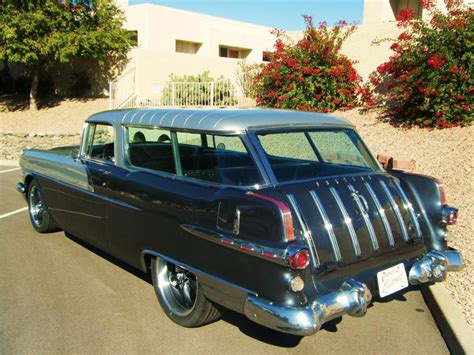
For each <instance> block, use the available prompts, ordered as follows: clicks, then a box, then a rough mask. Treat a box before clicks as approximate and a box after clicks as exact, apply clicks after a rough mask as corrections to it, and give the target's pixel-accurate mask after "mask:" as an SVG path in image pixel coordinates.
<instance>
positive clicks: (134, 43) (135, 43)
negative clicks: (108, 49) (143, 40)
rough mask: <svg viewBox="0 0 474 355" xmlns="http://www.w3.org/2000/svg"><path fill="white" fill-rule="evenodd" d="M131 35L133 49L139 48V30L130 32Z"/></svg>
mask: <svg viewBox="0 0 474 355" xmlns="http://www.w3.org/2000/svg"><path fill="white" fill-rule="evenodd" d="M128 33H129V35H130V39H131V40H132V47H137V46H138V31H137V30H132V31H128Z"/></svg>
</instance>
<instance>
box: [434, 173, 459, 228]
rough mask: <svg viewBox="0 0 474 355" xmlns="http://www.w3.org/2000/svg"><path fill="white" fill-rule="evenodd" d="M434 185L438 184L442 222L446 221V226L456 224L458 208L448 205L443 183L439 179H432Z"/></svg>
mask: <svg viewBox="0 0 474 355" xmlns="http://www.w3.org/2000/svg"><path fill="white" fill-rule="evenodd" d="M434 180H435V182H436V185H438V190H439V196H440V199H441V205H442V208H443V209H442V212H441V213H442V215H443V222H444V223H446V224H447V225H448V226H449V225H453V224H456V223H457V221H458V209H457V208H454V207H451V206H448V204H447V200H446V190H445V189H444V185H443V183H442V182H441V181H439V180H437V179H434Z"/></svg>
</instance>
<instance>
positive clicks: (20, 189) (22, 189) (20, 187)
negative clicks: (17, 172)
mask: <svg viewBox="0 0 474 355" xmlns="http://www.w3.org/2000/svg"><path fill="white" fill-rule="evenodd" d="M16 190H17V191H18V192H19V193H21V194H24V193H25V184H23V183H21V182H19V183H18V184H16Z"/></svg>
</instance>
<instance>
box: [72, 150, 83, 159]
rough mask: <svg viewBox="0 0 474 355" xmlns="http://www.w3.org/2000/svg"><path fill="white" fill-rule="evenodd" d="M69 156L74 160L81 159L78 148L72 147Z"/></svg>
mask: <svg viewBox="0 0 474 355" xmlns="http://www.w3.org/2000/svg"><path fill="white" fill-rule="evenodd" d="M71 157H72V159H74V160H81V154H80V152H79V149H73V150H71Z"/></svg>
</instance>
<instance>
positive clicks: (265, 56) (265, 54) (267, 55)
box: [262, 51, 273, 62]
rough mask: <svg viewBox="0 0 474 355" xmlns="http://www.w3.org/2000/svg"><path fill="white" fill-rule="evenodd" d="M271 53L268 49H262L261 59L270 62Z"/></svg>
mask: <svg viewBox="0 0 474 355" xmlns="http://www.w3.org/2000/svg"><path fill="white" fill-rule="evenodd" d="M272 56H273V53H272V52H270V51H263V54H262V61H264V62H271V60H272Z"/></svg>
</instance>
